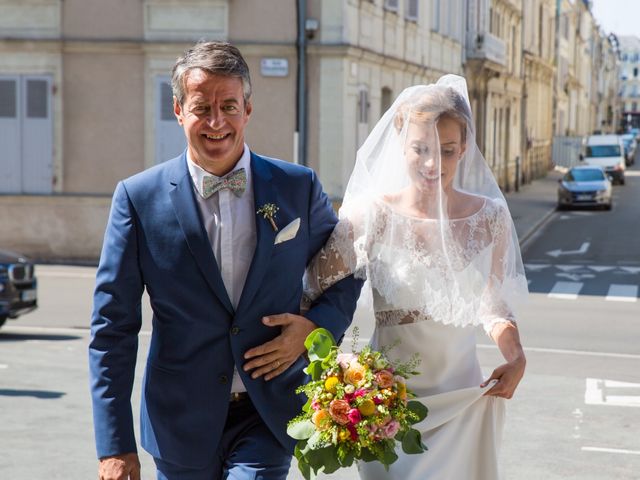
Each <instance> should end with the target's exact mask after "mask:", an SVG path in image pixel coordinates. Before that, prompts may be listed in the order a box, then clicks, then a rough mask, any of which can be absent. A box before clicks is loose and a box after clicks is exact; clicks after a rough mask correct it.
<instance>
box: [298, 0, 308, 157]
mask: <svg viewBox="0 0 640 480" xmlns="http://www.w3.org/2000/svg"><path fill="white" fill-rule="evenodd" d="M296 7H297V15H298V41H297V43H296V48H297V53H298V79H297V80H298V81H297V99H296V139H297V142H296V143H297V149H296V152H295V154H296V156H295V159H296V163H299V164H300V165H306V164H307V33H306V20H307V0H297V2H296Z"/></svg>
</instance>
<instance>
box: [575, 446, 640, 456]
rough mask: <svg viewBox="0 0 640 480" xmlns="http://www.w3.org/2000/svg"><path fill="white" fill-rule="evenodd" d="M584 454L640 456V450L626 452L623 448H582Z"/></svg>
mask: <svg viewBox="0 0 640 480" xmlns="http://www.w3.org/2000/svg"><path fill="white" fill-rule="evenodd" d="M582 451H583V452H602V453H622V454H625V455H640V450H625V449H623V448H606V447H582Z"/></svg>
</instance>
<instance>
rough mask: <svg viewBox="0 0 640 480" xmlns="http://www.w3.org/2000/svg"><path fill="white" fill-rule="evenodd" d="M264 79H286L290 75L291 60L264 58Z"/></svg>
mask: <svg viewBox="0 0 640 480" xmlns="http://www.w3.org/2000/svg"><path fill="white" fill-rule="evenodd" d="M260 73H261V74H262V76H263V77H286V76H287V75H289V60H287V59H286V58H263V59H262V60H260Z"/></svg>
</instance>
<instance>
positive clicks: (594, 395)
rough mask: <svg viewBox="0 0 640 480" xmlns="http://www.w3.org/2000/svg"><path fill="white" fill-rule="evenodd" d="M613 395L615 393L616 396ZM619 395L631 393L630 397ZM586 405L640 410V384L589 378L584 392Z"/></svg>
mask: <svg viewBox="0 0 640 480" xmlns="http://www.w3.org/2000/svg"><path fill="white" fill-rule="evenodd" d="M613 393H615V395H614V394H613ZM619 393H629V394H630V395H619ZM584 403H586V404H587V405H606V406H609V407H639V408H640V383H630V382H619V381H616V380H606V379H603V378H587V379H586V387H585V391H584Z"/></svg>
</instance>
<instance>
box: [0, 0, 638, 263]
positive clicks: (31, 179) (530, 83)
mask: <svg viewBox="0 0 640 480" xmlns="http://www.w3.org/2000/svg"><path fill="white" fill-rule="evenodd" d="M556 5H557V8H556ZM203 39H206V40H227V41H230V42H232V43H234V44H235V45H237V46H238V47H239V49H240V50H241V51H242V53H243V55H244V56H245V58H246V59H247V62H248V64H249V67H250V69H251V73H252V80H253V86H254V89H253V91H254V94H253V99H252V100H253V106H254V108H253V113H252V118H251V121H250V122H249V125H248V128H247V143H248V144H249V145H250V146H251V148H252V149H253V150H254V151H256V152H258V153H262V154H265V155H269V156H273V157H278V158H282V159H284V160H287V161H292V162H299V163H303V164H306V165H308V166H310V167H312V168H314V169H315V170H316V171H317V172H318V173H319V176H320V179H321V180H322V182H323V185H324V187H325V190H326V191H327V193H328V194H329V195H330V197H331V198H332V199H333V200H334V201H335V202H336V203H339V202H340V200H341V197H342V194H343V192H344V189H345V187H346V183H347V179H348V178H349V175H350V173H351V170H352V168H353V165H354V162H355V158H356V152H357V149H358V147H359V146H360V145H361V144H362V143H363V142H364V140H365V138H366V137H367V135H368V134H369V132H370V131H371V129H372V128H373V126H374V125H375V124H376V122H377V121H378V119H379V118H380V117H381V116H382V114H383V113H384V112H385V111H386V110H387V109H388V108H389V106H390V105H391V103H392V102H393V100H394V99H395V98H396V97H397V96H398V95H399V94H400V92H401V91H402V90H403V89H404V88H406V87H408V86H410V85H414V84H421V83H432V82H435V81H436V80H437V79H438V78H439V77H440V76H441V75H443V74H446V73H456V74H461V75H465V76H466V78H467V83H468V86H469V94H470V98H471V103H472V105H471V107H472V111H473V114H474V117H475V122H476V139H477V143H478V145H479V146H480V148H481V150H482V151H483V153H484V155H485V158H486V159H487V162H488V164H489V165H490V167H491V169H492V171H493V172H494V174H495V176H496V178H497V180H498V182H499V184H500V186H501V187H502V188H503V189H504V190H507V191H508V190H512V189H514V188H518V186H519V185H520V184H521V183H522V182H528V181H530V180H531V179H533V178H535V177H536V176H538V175H541V174H543V173H544V172H545V171H546V169H548V168H549V166H550V152H549V142H550V138H551V135H552V134H555V135H584V134H587V133H590V132H591V131H592V130H594V129H595V128H596V126H599V127H601V128H604V126H609V127H611V125H615V124H616V123H617V121H618V120H617V118H618V117H617V112H618V110H617V109H616V105H617V104H616V100H615V99H614V96H615V95H614V93H615V94H617V93H618V87H617V79H616V76H615V70H612V68H615V67H614V66H615V65H616V58H617V57H616V55H617V53H616V48H615V47H614V46H613V43H611V41H609V42H605V41H603V33H602V32H599V30H598V29H597V25H596V24H595V22H594V20H593V17H592V15H591V12H590V8H589V5H588V2H585V1H580V0H558V1H557V2H556V1H554V0H531V1H530V2H529V1H526V2H525V1H522V0H323V1H322V2H320V1H312V0H269V1H268V2H266V1H262V0H244V1H231V0H190V1H189V2H179V1H176V0H110V1H108V2H105V1H102V0H64V1H63V0H0V144H2V146H3V148H2V151H0V172H2V175H0V222H2V224H3V226H5V228H3V229H2V230H1V231H0V247H2V248H11V249H15V250H17V251H21V252H23V253H25V254H27V255H31V256H33V257H35V258H37V259H41V260H57V261H90V262H94V261H95V260H96V259H97V257H98V255H99V252H100V249H101V244H102V236H103V232H104V227H105V224H106V220H107V216H108V210H109V206H110V201H111V194H112V192H113V190H114V188H115V186H116V183H117V182H118V181H119V180H121V179H123V178H126V177H128V176H130V175H132V174H134V173H136V172H139V171H142V170H144V169H146V168H149V167H151V166H153V165H155V164H157V163H159V162H162V161H165V160H167V159H169V158H172V157H174V156H176V155H178V154H179V153H180V152H182V151H183V149H184V147H185V143H186V142H185V140H184V134H183V132H182V130H181V128H180V127H179V126H178V124H177V122H176V120H175V117H174V115H173V110H172V103H171V102H172V96H171V87H170V84H169V80H170V79H169V76H170V70H171V67H172V65H173V63H174V62H175V59H176V58H177V57H178V56H179V55H180V54H181V53H182V52H183V51H184V50H185V49H186V48H187V47H189V46H190V45H192V44H193V43H195V42H196V41H199V40H203ZM634 48H635V47H634ZM638 50H640V49H635V50H634V49H629V50H628V51H627V57H625V58H627V59H628V60H627V63H626V64H625V65H626V66H625V67H624V68H623V73H625V75H626V76H627V77H625V78H628V79H629V80H630V81H631V80H633V79H635V77H634V71H635V70H633V68H634V67H632V66H631V63H629V62H631V61H632V60H631V59H633V58H635V59H636V61H637V57H638ZM634 52H635V53H634ZM634 54H635V57H634V56H633V55H634ZM554 65H555V66H554ZM603 72H606V73H603ZM636 73H637V72H636ZM633 85H635V83H628V84H627V85H625V87H624V90H623V92H625V93H626V92H627V91H628V92H629V96H628V97H625V99H628V100H626V101H625V105H626V106H627V107H628V108H629V109H630V110H629V111H627V110H625V112H626V113H627V115H629V112H631V113H633V112H635V111H636V107H637V105H635V106H634V104H633V102H634V101H635V100H634V98H635V97H633V96H632V95H634V94H633V92H634V90H633V89H634V87H633ZM607 122H608V123H607ZM611 122H613V123H611ZM605 124H606V125H605Z"/></svg>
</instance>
